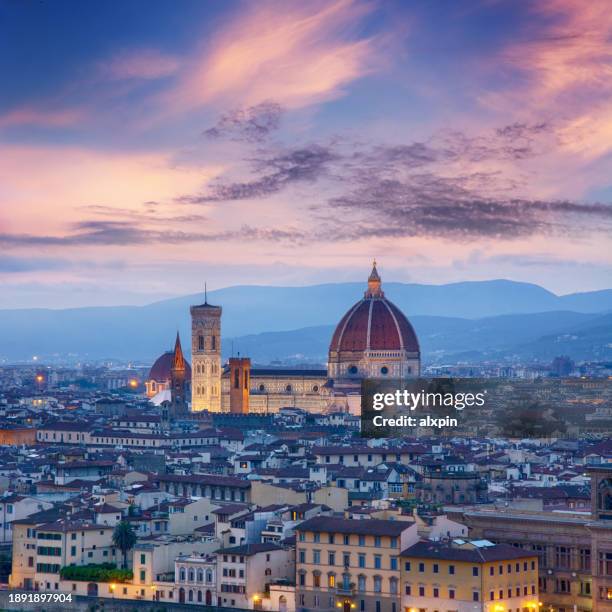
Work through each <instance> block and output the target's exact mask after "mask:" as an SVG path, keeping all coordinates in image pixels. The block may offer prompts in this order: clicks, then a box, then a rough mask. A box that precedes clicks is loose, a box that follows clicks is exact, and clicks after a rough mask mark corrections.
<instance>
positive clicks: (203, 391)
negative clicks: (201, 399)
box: [194, 385, 219, 396]
mask: <svg viewBox="0 0 612 612" xmlns="http://www.w3.org/2000/svg"><path fill="white" fill-rule="evenodd" d="M194 389H195V394H196V395H207V390H208V388H207V387H206V386H205V385H197V386H196V387H194ZM210 394H211V395H213V396H217V395H219V387H217V385H213V386H212V387H211V388H210Z"/></svg>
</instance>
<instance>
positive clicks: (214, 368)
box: [195, 361, 219, 374]
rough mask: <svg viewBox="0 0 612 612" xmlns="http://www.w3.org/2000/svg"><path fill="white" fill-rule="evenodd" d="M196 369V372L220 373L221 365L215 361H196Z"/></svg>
mask: <svg viewBox="0 0 612 612" xmlns="http://www.w3.org/2000/svg"><path fill="white" fill-rule="evenodd" d="M209 366H210V367H209ZM209 370H210V371H209ZM195 371H196V374H218V373H219V365H218V364H216V363H214V362H213V363H211V364H209V363H208V362H207V361H205V362H204V363H196V364H195Z"/></svg>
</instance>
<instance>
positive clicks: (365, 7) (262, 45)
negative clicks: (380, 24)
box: [162, 0, 381, 112]
mask: <svg viewBox="0 0 612 612" xmlns="http://www.w3.org/2000/svg"><path fill="white" fill-rule="evenodd" d="M372 10H373V5H372V4H370V3H365V2H361V1H357V0H334V1H332V2H317V1H315V2H308V3H289V4H287V3H281V2H267V3H255V4H251V5H249V6H247V7H246V9H245V10H242V11H240V14H239V15H238V16H236V17H235V18H234V19H233V20H231V21H230V22H228V23H227V24H226V25H225V27H223V28H222V29H221V31H220V32H219V34H218V35H217V36H215V37H214V38H213V41H212V43H210V44H207V45H206V46H204V47H203V48H202V50H201V52H200V53H199V54H196V56H195V57H194V58H192V60H191V62H190V64H189V65H188V66H187V67H186V69H185V70H184V72H183V75H182V77H181V78H180V79H179V80H178V82H177V85H176V86H175V87H174V88H173V89H172V91H170V92H168V93H167V94H165V95H164V96H163V97H162V105H163V107H164V108H165V109H166V110H172V111H175V112H176V111H185V110H189V109H193V108H196V107H198V106H202V105H205V104H209V103H215V104H218V103H228V102H230V101H232V102H234V103H235V100H241V102H242V103H243V104H244V105H246V106H255V105H258V104H261V103H262V102H264V101H266V100H271V99H274V100H276V101H278V102H279V103H280V104H282V105H283V106H284V107H286V108H291V109H295V108H301V107H304V106H308V105H311V104H314V103H320V102H323V101H326V100H330V99H333V98H335V97H337V96H339V95H341V93H342V91H343V88H344V87H345V86H347V85H348V84H349V83H351V82H352V81H354V80H356V79H358V78H361V77H363V76H365V75H367V74H370V73H371V72H372V71H373V70H374V69H375V66H377V65H378V63H379V62H380V61H381V58H380V55H379V53H378V48H377V45H376V43H377V42H379V41H377V40H376V39H374V38H372V37H363V36H360V35H359V34H358V26H359V24H360V23H361V22H362V20H363V19H364V18H365V17H367V16H368V15H369V14H371V12H372Z"/></svg>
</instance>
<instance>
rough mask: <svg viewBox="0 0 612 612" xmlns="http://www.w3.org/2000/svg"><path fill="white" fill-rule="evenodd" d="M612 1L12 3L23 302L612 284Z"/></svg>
mask: <svg viewBox="0 0 612 612" xmlns="http://www.w3.org/2000/svg"><path fill="white" fill-rule="evenodd" d="M611 9H612V7H611V6H610V2H608V1H607V0H591V1H584V0H538V1H537V2H527V1H525V2H521V1H516V0H508V1H503V0H480V1H463V2H457V1H456V0H448V1H441V0H437V1H429V0H427V1H426V0H422V1H411V2H408V1H398V2H392V1H385V2H376V1H363V2H362V1H351V0H328V1H327V2H294V3H292V2H286V1H285V2H278V3H275V2H229V1H224V2H212V1H210V2H205V1H202V0H197V1H188V0H181V2H176V1H174V0H122V1H121V2H103V1H94V0H89V1H86V2H83V1H80V0H74V1H67V0H54V1H48V0H47V1H44V0H43V1H41V0H0V74H1V77H2V78H1V84H0V287H2V288H1V290H0V308H13V307H33V306H36V307H53V308H55V307H68V306H83V305H109V304H144V303H147V302H150V301H153V300H155V299H159V298H163V297H166V296H172V295H181V294H186V293H194V292H197V291H201V290H202V287H203V284H204V281H205V280H206V281H207V282H208V286H209V288H219V287H225V286H229V285H234V284H272V285H301V284H314V283H320V282H336V281H347V280H365V277H366V276H367V273H368V272H369V266H370V264H371V260H372V258H373V257H376V258H377V259H378V261H379V262H380V268H381V272H383V273H384V279H385V280H393V281H407V282H424V283H446V282H455V281H463V280H482V279H493V278H509V279H512V280H518V281H527V282H534V283H538V284H540V285H542V286H544V287H546V288H547V289H550V290H552V291H555V292H556V293H569V292H574V291H585V290H592V289H602V288H609V287H610V286H612V283H611V279H612V256H611V254H612V249H611V248H610V246H611V245H610V242H611V241H610V236H611V229H612V10H611Z"/></svg>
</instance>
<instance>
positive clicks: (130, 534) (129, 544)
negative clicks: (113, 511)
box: [113, 521, 138, 569]
mask: <svg viewBox="0 0 612 612" xmlns="http://www.w3.org/2000/svg"><path fill="white" fill-rule="evenodd" d="M137 540H138V538H137V537H136V534H135V533H134V530H133V529H132V526H131V525H130V524H129V523H128V522H127V521H121V522H120V523H117V526H116V527H115V531H114V532H113V544H114V545H115V546H116V547H117V548H118V549H119V550H120V551H121V554H122V555H123V569H127V554H128V551H130V550H132V548H134V546H135V545H136V541H137Z"/></svg>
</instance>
